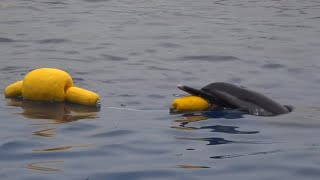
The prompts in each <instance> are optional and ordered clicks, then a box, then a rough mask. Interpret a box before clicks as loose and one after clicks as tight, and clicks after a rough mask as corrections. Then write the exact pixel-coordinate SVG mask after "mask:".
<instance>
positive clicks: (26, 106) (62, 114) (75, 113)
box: [7, 99, 100, 125]
mask: <svg viewBox="0 0 320 180" xmlns="http://www.w3.org/2000/svg"><path fill="white" fill-rule="evenodd" d="M7 105H8V106H16V107H21V108H22V109H23V112H22V113H19V114H20V115H22V116H24V117H26V118H30V119H47V120H52V122H51V123H45V124H57V123H67V122H72V121H77V120H80V119H93V118H97V112H99V111H100V108H99V107H95V106H84V105H78V104H71V103H65V102H43V101H27V100H21V99H10V101H9V102H8V103H7ZM42 124H44V123H42ZM34 125H41V123H39V124H38V123H36V124H34Z"/></svg>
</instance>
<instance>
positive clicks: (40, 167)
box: [26, 161, 63, 171]
mask: <svg viewBox="0 0 320 180" xmlns="http://www.w3.org/2000/svg"><path fill="white" fill-rule="evenodd" d="M59 163H63V161H43V162H34V163H30V164H27V165H26V168H27V169H31V170H38V171H62V170H60V169H57V168H49V167H45V166H46V165H48V164H59Z"/></svg>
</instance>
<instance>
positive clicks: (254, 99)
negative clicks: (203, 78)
mask: <svg viewBox="0 0 320 180" xmlns="http://www.w3.org/2000/svg"><path fill="white" fill-rule="evenodd" d="M201 90H202V91H204V92H207V93H209V94H211V95H212V96H213V97H214V99H215V103H216V104H217V105H219V106H222V107H226V108H232V109H239V110H242V111H246V112H248V113H249V114H254V115H261V116H275V115H280V114H285V113H288V112H290V111H289V109H288V108H286V107H285V106H283V105H281V104H279V103H277V102H275V101H273V100H272V99H270V98H268V97H266V96H264V95H262V94H260V93H257V92H255V91H251V90H248V89H246V88H242V87H239V86H236V85H233V84H229V83H224V82H217V83H212V84H209V85H207V86H205V87H203V88H202V89H201Z"/></svg>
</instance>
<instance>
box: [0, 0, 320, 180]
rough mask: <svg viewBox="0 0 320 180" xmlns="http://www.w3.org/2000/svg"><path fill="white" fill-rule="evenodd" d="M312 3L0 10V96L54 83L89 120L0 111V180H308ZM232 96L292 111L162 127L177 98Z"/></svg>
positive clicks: (190, 117) (314, 148)
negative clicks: (68, 88)
mask: <svg viewBox="0 0 320 180" xmlns="http://www.w3.org/2000/svg"><path fill="white" fill-rule="evenodd" d="M319 9H320V3H319V2H317V1H313V0H307V1H298V0H293V1H284V0H278V1H271V0H270V1H263V2H261V1H235V0H217V1H208V0H203V1H200V2H195V1H191V0H181V1H177V2H176V1H167V0H163V1H156V0H153V1H143V0H138V1H134V2H132V1H128V0H121V1H113V0H79V1H74V0H67V1H62V0H61V1H60V0H47V1H39V0H33V1H30V0H25V1H17V0H12V1H1V2H0V53H1V58H0V62H1V66H0V77H1V81H0V84H1V85H0V88H1V90H2V91H3V90H4V88H5V87H6V86H7V85H8V84H10V83H12V82H15V81H18V80H20V79H22V78H23V77H24V75H25V74H26V73H27V72H29V71H30V70H32V69H35V68H39V67H55V68H60V69H64V70H66V71H68V72H69V73H70V75H71V76H72V77H73V78H74V81H75V84H76V85H77V86H79V87H83V88H86V89H90V90H93V91H95V92H97V93H98V94H100V97H101V103H102V107H101V110H100V111H99V110H97V109H91V108H83V107H79V106H74V105H70V104H59V103H58V104H37V103H28V102H21V101H16V100H10V99H5V98H4V97H3V96H1V97H0V119H1V127H2V129H1V131H0V138H1V143H0V159H1V162H0V178H1V179H33V180H34V179H75V180H79V179H83V180H85V179H90V180H98V179H184V180H185V179H209V178H210V179H212V178H215V179H245V180H248V179H279V178H281V179H297V180H298V179H316V178H318V177H319V176H320V169H319V165H320V159H319V153H320V142H319V136H320V133H319V128H320V122H319V118H318V117H319V115H320V112H319V110H320V106H319V105H320V99H319V98H318V97H319V89H320V76H319V74H320V70H319V69H320V63H319V57H320V52H319V48H320V43H319V35H320V31H319V29H320V23H319V19H320V10H319ZM216 81H223V82H229V83H235V84H237V85H241V86H245V87H248V88H250V89H253V90H256V91H259V92H261V93H263V94H265V95H267V96H269V97H271V98H273V99H275V100H277V101H279V102H281V103H282V104H289V105H293V106H294V107H295V109H294V111H293V112H292V113H290V114H286V115H282V116H277V117H256V116H250V115H245V114H240V113H237V112H210V113H208V112H206V113H197V114H180V115H179V114H178V115H170V114H169V110H168V109H169V106H170V102H171V101H172V100H173V99H174V98H175V96H174V95H183V92H181V91H180V90H178V89H177V88H176V85H177V84H180V83H182V84H186V85H189V86H192V87H195V88H200V87H203V86H205V85H206V84H209V83H211V82H216Z"/></svg>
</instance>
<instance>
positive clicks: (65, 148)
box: [32, 144, 92, 152]
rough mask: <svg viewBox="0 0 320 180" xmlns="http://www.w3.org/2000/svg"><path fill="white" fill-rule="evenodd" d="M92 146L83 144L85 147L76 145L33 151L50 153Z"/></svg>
mask: <svg viewBox="0 0 320 180" xmlns="http://www.w3.org/2000/svg"><path fill="white" fill-rule="evenodd" d="M89 146H92V145H91V144H83V145H77V146H76V145H74V146H60V147H52V148H42V149H33V150H32V151H35V152H50V151H66V150H70V149H73V148H81V147H89Z"/></svg>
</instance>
